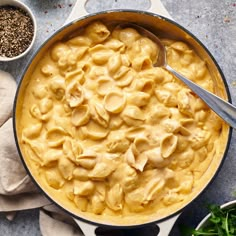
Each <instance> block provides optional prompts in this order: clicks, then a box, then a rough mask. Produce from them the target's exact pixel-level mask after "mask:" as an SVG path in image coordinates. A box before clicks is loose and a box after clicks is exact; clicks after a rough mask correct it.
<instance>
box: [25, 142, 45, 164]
mask: <svg viewBox="0 0 236 236" xmlns="http://www.w3.org/2000/svg"><path fill="white" fill-rule="evenodd" d="M23 141H24V142H26V143H27V144H28V145H29V147H30V148H29V149H28V150H27V149H26V151H27V153H28V155H27V156H28V157H29V158H30V159H31V160H33V161H34V162H35V163H38V164H39V166H42V165H43V155H44V151H45V145H44V144H43V143H39V142H38V141H36V140H35V141H33V140H28V139H27V140H23Z"/></svg>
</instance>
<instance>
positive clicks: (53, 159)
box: [41, 149, 63, 167]
mask: <svg viewBox="0 0 236 236" xmlns="http://www.w3.org/2000/svg"><path fill="white" fill-rule="evenodd" d="M62 157H63V153H62V151H61V150H55V149H50V150H49V151H47V152H46V153H45V154H43V155H42V157H41V158H42V160H43V163H42V166H47V167H48V166H53V165H56V164H57V161H58V160H59V159H60V158H62Z"/></svg>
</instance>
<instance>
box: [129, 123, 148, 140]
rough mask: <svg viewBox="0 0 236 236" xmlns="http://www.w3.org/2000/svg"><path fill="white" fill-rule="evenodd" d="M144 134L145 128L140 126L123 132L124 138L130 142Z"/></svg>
mask: <svg viewBox="0 0 236 236" xmlns="http://www.w3.org/2000/svg"><path fill="white" fill-rule="evenodd" d="M144 133H145V127H142V126H139V127H130V128H129V129H127V131H126V132H125V136H126V137H127V138H128V139H130V140H134V139H135V138H136V137H137V136H143V135H144Z"/></svg>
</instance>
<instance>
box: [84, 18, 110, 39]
mask: <svg viewBox="0 0 236 236" xmlns="http://www.w3.org/2000/svg"><path fill="white" fill-rule="evenodd" d="M85 33H86V35H88V37H89V38H90V39H91V40H92V42H93V43H101V42H103V41H105V39H107V38H108V36H109V35H110V31H109V30H108V29H107V27H106V26H105V25H104V24H102V23H101V22H99V21H96V22H93V23H92V24H90V25H89V26H88V27H86V29H85Z"/></svg>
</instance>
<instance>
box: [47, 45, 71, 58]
mask: <svg viewBox="0 0 236 236" xmlns="http://www.w3.org/2000/svg"><path fill="white" fill-rule="evenodd" d="M69 51H70V48H69V46H68V45H66V44H65V43H57V44H55V45H54V46H53V48H52V51H51V57H52V59H53V60H54V61H58V60H59V59H61V58H64V57H67V53H68V52H69Z"/></svg>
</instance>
